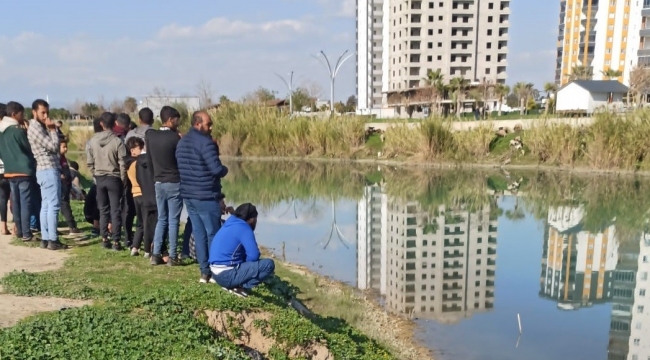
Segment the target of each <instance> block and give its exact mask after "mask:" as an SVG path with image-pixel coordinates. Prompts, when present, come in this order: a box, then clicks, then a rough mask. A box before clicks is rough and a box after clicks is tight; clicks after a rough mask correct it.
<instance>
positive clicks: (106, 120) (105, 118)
mask: <svg viewBox="0 0 650 360" xmlns="http://www.w3.org/2000/svg"><path fill="white" fill-rule="evenodd" d="M99 118H100V119H101V123H102V125H103V126H104V129H106V130H110V129H113V128H114V127H115V114H113V113H112V112H108V111H107V112H105V113H103V114H102V115H101V116H100V117H99Z"/></svg>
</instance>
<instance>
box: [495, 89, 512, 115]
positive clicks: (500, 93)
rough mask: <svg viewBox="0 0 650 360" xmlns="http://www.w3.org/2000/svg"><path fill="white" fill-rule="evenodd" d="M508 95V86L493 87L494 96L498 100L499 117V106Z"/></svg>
mask: <svg viewBox="0 0 650 360" xmlns="http://www.w3.org/2000/svg"><path fill="white" fill-rule="evenodd" d="M509 94H510V86H508V85H506V84H497V85H496V86H495V87H494V95H496V97H497V98H498V99H499V116H501V106H502V105H503V101H504V100H505V99H506V97H507V96H508V95H509Z"/></svg>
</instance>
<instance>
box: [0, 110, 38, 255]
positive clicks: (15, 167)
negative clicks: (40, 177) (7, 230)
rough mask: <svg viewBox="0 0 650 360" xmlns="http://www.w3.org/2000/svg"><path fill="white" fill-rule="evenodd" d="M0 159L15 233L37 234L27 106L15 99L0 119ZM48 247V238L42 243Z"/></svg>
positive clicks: (29, 237)
mask: <svg viewBox="0 0 650 360" xmlns="http://www.w3.org/2000/svg"><path fill="white" fill-rule="evenodd" d="M0 160H2V163H3V165H4V178H5V179H7V180H8V181H9V186H10V190H11V212H12V214H13V218H14V225H15V228H16V231H15V233H14V235H15V236H16V237H17V238H18V239H21V240H23V241H31V240H33V238H34V236H33V234H32V231H31V229H30V224H29V218H30V216H31V214H32V211H31V204H32V183H33V177H34V176H36V160H34V155H33V154H32V148H31V146H29V141H28V139H27V131H26V130H25V108H24V107H23V106H22V105H21V104H19V103H17V102H14V101H10V102H9V103H7V106H6V108H5V116H4V117H3V118H2V120H1V121H0ZM43 245H45V247H47V245H48V243H47V242H42V243H41V246H43Z"/></svg>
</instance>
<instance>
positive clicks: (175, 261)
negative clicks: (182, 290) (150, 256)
mask: <svg viewBox="0 0 650 360" xmlns="http://www.w3.org/2000/svg"><path fill="white" fill-rule="evenodd" d="M179 265H181V262H180V261H179V260H178V259H175V258H172V257H171V256H170V257H169V260H167V266H179Z"/></svg>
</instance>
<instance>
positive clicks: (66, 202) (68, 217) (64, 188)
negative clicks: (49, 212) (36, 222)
mask: <svg viewBox="0 0 650 360" xmlns="http://www.w3.org/2000/svg"><path fill="white" fill-rule="evenodd" d="M71 188H72V185H71V184H70V183H68V182H67V181H61V214H62V215H63V218H64V219H65V222H66V223H67V224H68V228H70V229H76V228H77V222H76V221H75V220H74V216H73V215H72V207H70V189H71Z"/></svg>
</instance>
